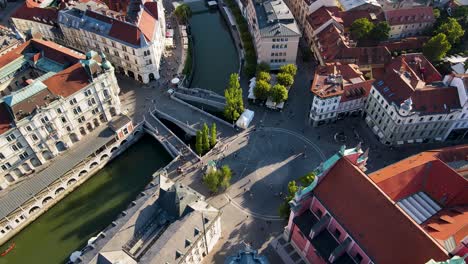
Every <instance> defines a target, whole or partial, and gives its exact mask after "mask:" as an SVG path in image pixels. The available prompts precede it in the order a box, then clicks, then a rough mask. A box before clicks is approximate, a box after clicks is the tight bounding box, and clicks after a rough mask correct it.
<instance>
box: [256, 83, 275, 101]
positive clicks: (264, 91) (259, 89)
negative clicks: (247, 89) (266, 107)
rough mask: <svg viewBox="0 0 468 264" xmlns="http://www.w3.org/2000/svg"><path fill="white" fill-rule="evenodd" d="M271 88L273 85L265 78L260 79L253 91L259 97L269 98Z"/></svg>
mask: <svg viewBox="0 0 468 264" xmlns="http://www.w3.org/2000/svg"><path fill="white" fill-rule="evenodd" d="M270 90H271V85H270V84H269V83H268V82H266V81H264V80H259V81H257V82H256V83H255V87H254V90H253V92H254V95H255V97H256V98H257V99H259V100H266V99H267V98H268V95H269V94H270Z"/></svg>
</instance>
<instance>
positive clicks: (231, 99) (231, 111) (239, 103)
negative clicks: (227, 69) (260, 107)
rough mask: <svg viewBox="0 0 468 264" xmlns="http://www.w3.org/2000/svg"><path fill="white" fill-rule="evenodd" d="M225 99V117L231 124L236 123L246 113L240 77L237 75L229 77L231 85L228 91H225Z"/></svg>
mask: <svg viewBox="0 0 468 264" xmlns="http://www.w3.org/2000/svg"><path fill="white" fill-rule="evenodd" d="M224 97H225V98H226V106H225V107H224V117H225V118H226V119H227V120H229V122H235V121H237V119H238V118H239V117H240V115H241V114H242V113H243V112H244V101H243V100H242V88H241V87H240V83H239V75H238V74H237V73H233V74H231V76H230V77H229V84H228V87H227V88H226V90H224Z"/></svg>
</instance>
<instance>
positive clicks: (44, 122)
mask: <svg viewBox="0 0 468 264" xmlns="http://www.w3.org/2000/svg"><path fill="white" fill-rule="evenodd" d="M41 122H42V124H46V123H47V122H49V118H48V117H47V116H44V117H43V118H41Z"/></svg>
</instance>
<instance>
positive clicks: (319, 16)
mask: <svg viewBox="0 0 468 264" xmlns="http://www.w3.org/2000/svg"><path fill="white" fill-rule="evenodd" d="M340 10H341V9H340V8H339V7H336V6H322V7H320V8H319V9H317V10H315V11H314V12H313V13H311V14H309V15H308V16H307V22H308V23H309V24H310V25H311V26H312V28H313V29H317V28H319V27H320V26H321V25H323V24H324V23H325V22H327V21H329V20H330V19H333V20H335V21H337V22H338V23H342V22H343V20H342V19H341V18H340V17H339V16H338V14H339V12H340Z"/></svg>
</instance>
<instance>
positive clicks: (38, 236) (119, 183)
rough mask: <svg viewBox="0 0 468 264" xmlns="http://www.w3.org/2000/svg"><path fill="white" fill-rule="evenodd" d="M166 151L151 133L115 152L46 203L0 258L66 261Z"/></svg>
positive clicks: (46, 263)
mask: <svg viewBox="0 0 468 264" xmlns="http://www.w3.org/2000/svg"><path fill="white" fill-rule="evenodd" d="M170 160H171V157H170V156H169V154H167V152H166V151H165V150H164V148H163V147H162V146H161V145H160V144H159V142H157V141H156V140H155V139H153V138H152V137H151V136H148V135H144V136H143V137H142V138H141V139H140V140H139V141H138V142H137V143H135V144H134V145H133V146H131V147H130V148H129V149H127V150H126V151H125V152H123V153H122V154H121V155H120V156H118V157H117V158H115V159H114V160H113V161H111V162H110V163H109V164H107V165H106V166H105V167H104V168H103V169H101V170H100V171H99V172H97V173H96V174H95V175H94V176H93V177H91V178H90V179H89V180H88V181H86V182H85V183H83V184H82V185H81V186H80V187H78V188H77V189H76V190H75V191H73V192H72V193H71V194H69V195H68V196H66V197H65V198H64V199H63V200H62V201H60V202H59V203H57V204H56V205H55V206H54V207H52V208H51V209H49V211H47V212H46V213H44V214H43V215H42V216H40V217H39V218H38V219H37V220H36V221H34V222H33V223H31V224H30V225H29V226H28V227H26V228H25V229H24V230H23V231H21V232H20V233H19V234H18V235H16V236H15V237H13V238H12V239H11V240H10V241H9V242H7V243H5V244H4V245H3V246H2V247H0V252H3V251H4V250H5V249H6V248H7V247H8V246H9V245H10V244H11V243H12V242H15V243H16V247H15V248H14V249H13V251H11V252H10V253H8V255H7V256H5V257H0V264H26V263H35V264H55V263H65V262H66V261H67V260H68V257H69V255H70V254H71V253H72V252H73V251H75V250H79V249H81V248H82V247H84V246H85V245H86V243H87V241H88V239H89V238H91V237H93V236H95V235H96V234H97V233H99V232H100V231H101V230H102V229H104V228H105V227H106V226H107V225H109V224H110V223H111V222H112V221H113V220H114V219H115V218H116V217H117V215H118V214H119V213H120V212H121V211H123V210H124V209H125V208H126V207H127V206H128V205H129V204H130V202H131V201H132V200H133V199H134V198H135V197H136V196H137V194H138V193H139V192H141V191H142V190H143V188H144V186H145V185H147V184H148V183H149V181H150V180H151V175H152V174H153V173H154V172H155V171H156V170H157V169H159V168H161V167H163V166H165V165H166V164H167V163H169V162H170Z"/></svg>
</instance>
